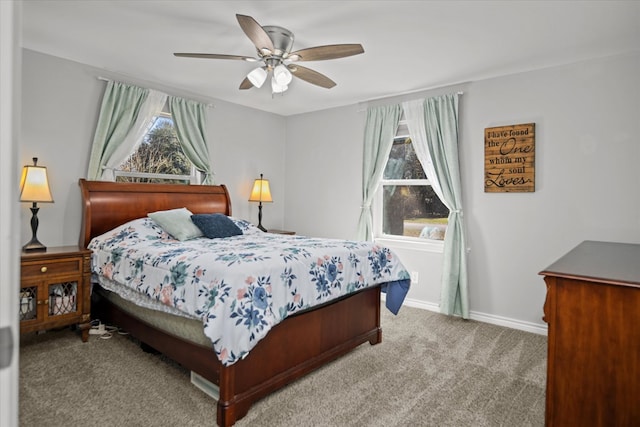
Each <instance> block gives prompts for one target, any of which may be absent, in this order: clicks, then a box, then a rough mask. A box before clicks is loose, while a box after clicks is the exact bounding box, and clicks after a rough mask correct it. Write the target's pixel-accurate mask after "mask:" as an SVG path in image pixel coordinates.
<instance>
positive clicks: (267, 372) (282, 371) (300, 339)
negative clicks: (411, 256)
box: [94, 287, 382, 426]
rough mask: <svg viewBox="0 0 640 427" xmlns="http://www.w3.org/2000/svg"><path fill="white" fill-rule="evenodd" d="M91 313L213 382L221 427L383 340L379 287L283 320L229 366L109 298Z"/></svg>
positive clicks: (209, 352) (210, 351)
mask: <svg viewBox="0 0 640 427" xmlns="http://www.w3.org/2000/svg"><path fill="white" fill-rule="evenodd" d="M94 313H95V315H96V316H98V317H100V319H102V320H103V321H106V322H108V323H112V324H115V325H118V326H119V327H122V328H123V329H125V330H127V331H128V332H129V333H130V334H131V335H132V336H133V337H135V338H137V339H139V340H140V341H142V342H143V343H145V344H147V345H149V346H151V347H153V348H155V349H156V350H158V351H160V352H161V353H164V354H165V355H167V356H168V357H170V358H171V359H173V360H175V361H176V362H178V363H180V364H181V365H182V366H184V367H185V368H187V369H189V370H192V371H194V372H196V373H198V374H200V375H201V376H203V377H204V378H206V379H207V380H209V381H211V382H213V383H214V384H217V385H218V386H219V388H220V390H219V391H220V399H219V400H218V409H217V423H218V425H221V426H230V425H233V424H234V423H235V422H236V421H237V420H239V419H240V418H242V417H243V416H245V415H246V414H247V412H248V411H249V408H250V407H251V405H252V404H253V403H254V402H256V401H257V400H259V399H261V398H263V397H265V396H267V395H268V394H269V393H272V392H274V391H275V390H278V389H279V388H281V387H283V386H285V385H286V384H289V383H291V382H293V381H295V380H297V379H298V378H300V377H302V376H304V375H305V374H307V373H309V372H311V371H313V370H314V369H317V368H319V367H321V366H323V365H324V364H326V363H327V362H330V361H331V360H334V359H336V358H338V357H339V356H342V355H344V354H346V353H347V352H349V351H350V350H353V349H354V348H355V347H357V346H359V345H361V344H363V343H365V342H369V343H371V344H377V343H379V342H381V341H382V330H381V328H380V288H379V287H375V288H370V289H366V290H363V291H360V292H358V293H356V294H352V295H350V296H349V297H346V298H343V299H341V300H338V301H336V302H333V303H331V304H327V305H324V306H322V307H320V308H317V309H314V310H311V311H307V312H304V313H301V314H299V315H295V316H292V317H290V318H287V319H286V320H284V321H283V322H282V323H280V324H279V325H277V326H276V327H274V328H273V329H272V330H271V331H270V332H269V334H268V335H267V336H266V337H265V338H264V339H263V340H261V341H260V342H259V343H258V345H256V347H255V348H254V349H253V350H251V352H250V353H249V355H248V356H247V357H246V358H245V359H243V360H240V361H239V362H237V363H235V364H233V365H231V366H227V367H225V366H223V365H222V364H221V363H220V362H219V361H218V359H217V358H216V356H215V353H214V352H213V350H212V349H210V348H207V347H203V346H201V345H199V344H194V343H191V342H188V341H185V340H183V339H181V338H179V337H176V336H175V335H172V334H169V333H166V332H163V331H161V330H158V329H156V328H154V327H152V326H151V325H149V324H147V323H145V322H143V321H141V320H139V319H137V318H136V317H135V316H132V315H131V314H129V313H127V312H125V311H123V310H121V309H119V308H118V307H116V306H115V305H113V304H111V303H109V302H108V301H107V300H104V299H102V300H100V301H98V302H97V304H96V305H95V311H94Z"/></svg>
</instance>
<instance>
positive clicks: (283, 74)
mask: <svg viewBox="0 0 640 427" xmlns="http://www.w3.org/2000/svg"><path fill="white" fill-rule="evenodd" d="M292 78H293V77H292V76H291V71H289V69H288V68H287V67H286V65H283V64H280V65H278V66H277V67H276V68H274V70H273V79H274V80H275V82H276V83H277V84H278V85H279V86H288V85H289V83H291V79H292Z"/></svg>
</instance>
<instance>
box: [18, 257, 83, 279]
mask: <svg viewBox="0 0 640 427" xmlns="http://www.w3.org/2000/svg"><path fill="white" fill-rule="evenodd" d="M81 273H82V258H77V259H65V260H54V261H40V262H34V263H33V264H26V263H23V264H22V268H21V269H20V277H21V278H34V277H46V276H53V275H56V274H81Z"/></svg>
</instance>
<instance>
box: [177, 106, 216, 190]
mask: <svg viewBox="0 0 640 427" xmlns="http://www.w3.org/2000/svg"><path fill="white" fill-rule="evenodd" d="M169 108H170V110H171V115H172V116H173V122H174V123H175V125H176V133H177V134H178V139H180V142H181V143H182V149H183V150H184V154H185V155H186V156H187V158H188V159H189V160H191V163H193V165H194V166H195V167H196V169H198V171H200V173H202V174H203V175H204V179H203V180H202V183H203V184H209V185H213V183H214V181H213V172H212V170H211V162H210V161H209V148H208V145H207V141H206V139H205V108H206V106H205V105H203V104H201V103H199V102H195V101H190V100H187V99H182V98H176V97H173V96H170V97H169Z"/></svg>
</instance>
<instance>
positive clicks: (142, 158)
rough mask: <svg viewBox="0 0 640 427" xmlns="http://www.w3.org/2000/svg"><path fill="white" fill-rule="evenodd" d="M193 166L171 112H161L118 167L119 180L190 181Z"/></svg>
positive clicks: (192, 175)
mask: <svg viewBox="0 0 640 427" xmlns="http://www.w3.org/2000/svg"><path fill="white" fill-rule="evenodd" d="M194 178H195V168H194V167H193V165H192V163H191V161H189V159H188V158H187V156H186V155H185V154H184V152H183V151H182V147H181V145H180V140H179V139H178V135H177V133H176V129H175V125H174V122H173V119H172V117H171V115H170V114H168V113H162V114H160V115H159V116H157V117H156V118H155V121H154V123H153V125H152V126H151V128H150V129H149V131H148V132H147V134H146V135H145V136H144V138H143V140H142V142H141V143H140V145H139V146H138V148H137V150H136V151H135V152H134V153H133V154H131V156H129V158H127V159H126V160H125V161H124V162H123V163H122V164H121V165H120V167H119V168H118V171H117V172H116V181H118V182H147V183H165V184H167V183H172V184H185V183H186V184H189V183H190V182H192V181H193V179H194Z"/></svg>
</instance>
